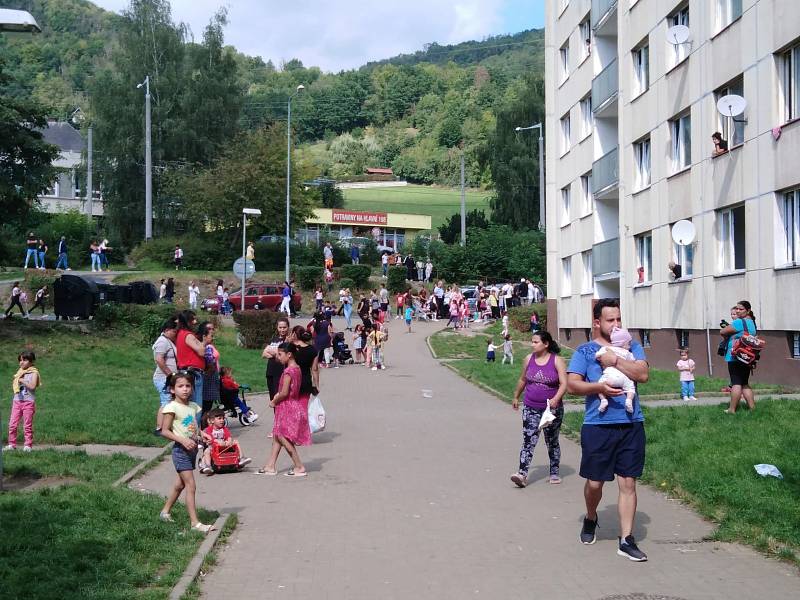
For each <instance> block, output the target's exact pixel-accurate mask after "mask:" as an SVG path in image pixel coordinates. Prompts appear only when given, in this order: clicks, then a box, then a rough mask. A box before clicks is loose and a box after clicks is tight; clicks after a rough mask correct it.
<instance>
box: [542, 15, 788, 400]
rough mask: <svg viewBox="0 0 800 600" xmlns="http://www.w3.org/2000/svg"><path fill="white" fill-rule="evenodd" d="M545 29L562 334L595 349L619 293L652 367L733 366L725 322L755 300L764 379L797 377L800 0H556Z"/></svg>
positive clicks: (553, 297) (557, 325) (556, 294)
mask: <svg viewBox="0 0 800 600" xmlns="http://www.w3.org/2000/svg"><path fill="white" fill-rule="evenodd" d="M675 25H682V26H685V27H687V28H688V30H689V38H688V40H687V41H686V42H684V43H676V40H675V39H674V37H672V36H671V35H669V32H670V28H671V27H674V26H675ZM671 31H672V32H674V31H675V30H674V29H672V30H671ZM545 40H546V50H545V65H546V66H545V78H546V135H545V138H546V149H547V150H546V155H547V158H546V171H547V177H546V197H547V210H546V214H547V274H548V285H547V290H548V299H547V302H548V329H550V331H551V332H552V333H553V334H554V335H555V334H557V336H558V338H559V339H560V340H561V341H562V342H564V343H566V344H567V345H571V346H576V345H578V344H580V343H583V342H584V341H586V340H587V339H589V338H590V337H591V335H592V333H591V323H592V317H591V310H592V306H593V303H594V301H595V300H596V299H598V298H605V297H616V298H619V299H620V303H621V306H622V316H623V322H624V324H625V326H626V327H627V328H628V329H630V330H631V333H632V334H633V335H634V337H635V338H638V339H639V341H641V342H642V344H643V345H644V346H645V350H646V352H647V353H648V357H649V359H650V362H651V364H653V365H654V366H659V367H663V368H673V367H674V364H675V362H676V360H677V353H676V349H677V348H679V347H683V346H688V347H690V348H691V350H692V355H693V358H694V359H695V361H696V362H697V365H698V373H703V374H707V373H708V372H709V371H710V370H712V369H713V373H714V375H716V376H719V377H722V378H727V369H726V368H725V364H724V362H723V359H722V358H721V357H718V356H717V355H716V348H717V344H718V342H719V340H720V337H719V334H718V330H719V322H720V319H722V318H725V319H729V318H730V317H729V313H730V307H731V306H733V305H734V304H735V303H736V302H738V301H739V300H749V301H750V302H751V304H752V306H753V311H754V313H755V315H756V317H757V323H758V326H759V329H760V332H761V335H762V336H763V337H765V338H766V339H767V342H768V348H767V350H766V351H765V354H764V358H763V359H762V361H761V363H760V365H759V369H758V371H757V373H758V376H757V380H759V379H760V380H762V381H772V382H782V383H794V384H798V383H800V310H799V309H798V302H797V300H796V299H797V298H798V297H800V2H798V1H796V0H546V26H545ZM729 94H736V95H739V96H742V97H743V98H744V99H745V100H746V103H747V106H746V109H745V110H744V113H743V114H741V115H739V116H736V117H733V118H731V117H724V116H722V114H721V113H720V112H719V111H718V110H717V100H718V99H719V98H721V97H722V96H725V95H729ZM714 132H720V133H722V137H723V138H724V139H725V140H726V141H727V143H728V146H729V151H728V152H725V153H722V154H719V155H716V156H712V151H713V150H714V146H713V144H712V142H711V136H712V133H714ZM681 220H688V221H691V222H692V224H693V226H694V229H695V230H696V237H695V239H694V241H693V243H691V244H688V245H677V244H675V243H674V242H673V240H672V235H671V233H672V226H673V225H674V224H675V223H676V222H678V221H681ZM670 262H673V263H676V264H678V265H680V266H681V277H679V278H677V279H673V277H672V275H671V273H670V270H669V267H668V264H669V263H670Z"/></svg>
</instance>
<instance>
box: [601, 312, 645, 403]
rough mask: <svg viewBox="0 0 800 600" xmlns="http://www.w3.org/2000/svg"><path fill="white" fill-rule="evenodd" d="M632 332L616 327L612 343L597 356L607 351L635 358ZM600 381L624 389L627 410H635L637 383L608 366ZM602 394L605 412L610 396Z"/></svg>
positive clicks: (627, 357) (626, 357)
mask: <svg viewBox="0 0 800 600" xmlns="http://www.w3.org/2000/svg"><path fill="white" fill-rule="evenodd" d="M632 339H633V338H631V334H630V333H628V330H627V329H621V328H615V329H614V330H613V331H612V332H611V345H610V346H603V347H601V348H600V350H598V351H597V353H596V354H595V358H597V357H600V356H602V355H603V354H605V353H606V352H613V353H614V354H616V355H617V356H619V357H620V358H624V359H625V360H635V359H634V357H633V354H631V351H630V348H631V341H632ZM598 383H607V384H608V385H610V386H612V387H616V388H620V389H622V391H623V392H625V410H626V411H628V412H629V413H632V412H633V398H634V396H635V395H636V384H634V383H633V381H632V380H631V379H630V378H629V377H628V376H627V375H625V373H623V372H622V371H620V370H619V369H617V368H616V367H606V368H605V369H603V375H602V376H601V377H600V379H599V380H598ZM598 395H599V396H600V407H599V409H600V412H601V413H602V412H605V411H606V409H607V408H608V398H606V397H605V396H604V395H603V394H598Z"/></svg>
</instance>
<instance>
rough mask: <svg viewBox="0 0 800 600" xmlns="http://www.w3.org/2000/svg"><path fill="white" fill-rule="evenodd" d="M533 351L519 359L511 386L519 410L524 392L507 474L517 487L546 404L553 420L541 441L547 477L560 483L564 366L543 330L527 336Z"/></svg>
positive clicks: (525, 471) (523, 479)
mask: <svg viewBox="0 0 800 600" xmlns="http://www.w3.org/2000/svg"><path fill="white" fill-rule="evenodd" d="M531 347H532V349H533V352H532V353H531V354H529V355H528V356H526V357H525V360H524V361H523V362H522V373H521V374H520V376H519V381H518V382H517V387H516V389H515V390H514V400H513V401H512V403H511V406H512V408H513V409H514V410H519V398H520V396H521V395H522V392H523V391H524V392H525V397H524V399H523V408H522V448H521V449H520V452H519V469H518V470H517V472H516V473H514V474H513V475H512V476H511V481H513V482H514V484H515V485H516V486H517V487H521V488H524V487H525V486H526V485H527V484H528V469H529V467H530V464H531V460H532V459H533V451H534V449H535V448H536V443H537V442H538V441H539V421H540V420H541V418H542V414H543V413H544V411H545V409H546V408H547V407H548V406H549V407H550V411H551V412H552V413H553V414H554V415H555V417H556V418H555V421H553V422H552V423H551V424H550V425H549V426H547V427H545V428H544V441H545V444H546V445H547V452H548V454H549V457H550V478H549V482H550V483H553V484H557V483H561V477H560V476H559V466H560V463H561V446H560V445H559V441H558V434H559V431H560V430H561V421H562V419H563V418H564V405H563V403H562V399H563V397H564V394H566V393H567V367H566V365H565V363H564V360H563V359H562V358H561V357H560V356H558V353H559V352H560V348H559V347H558V344H557V343H556V342H555V340H554V339H553V336H551V335H550V333H548V332H547V331H537V332H536V333H534V334H533V335H532V336H531Z"/></svg>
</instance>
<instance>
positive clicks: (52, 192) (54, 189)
mask: <svg viewBox="0 0 800 600" xmlns="http://www.w3.org/2000/svg"><path fill="white" fill-rule="evenodd" d="M60 187H61V186H60V185H59V183H58V179H57V178H56V180H55V181H54V182H53V185H51V186H50V187H49V188H47V190H45V192H44V194H42V195H43V196H48V197H50V198H58V193H59V192H60V191H61V190H60V189H59V188H60Z"/></svg>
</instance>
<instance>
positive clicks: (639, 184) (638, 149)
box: [633, 137, 650, 191]
mask: <svg viewBox="0 0 800 600" xmlns="http://www.w3.org/2000/svg"><path fill="white" fill-rule="evenodd" d="M633 160H634V162H635V164H636V176H635V177H634V191H638V190H643V189H644V188H646V187H647V186H649V185H650V138H649V137H648V138H645V139H643V140H640V141H638V142H636V143H634V144H633Z"/></svg>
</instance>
